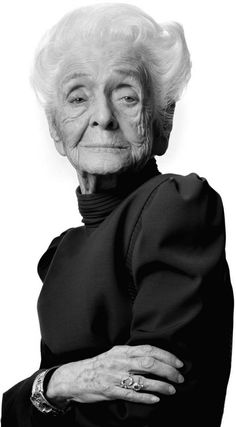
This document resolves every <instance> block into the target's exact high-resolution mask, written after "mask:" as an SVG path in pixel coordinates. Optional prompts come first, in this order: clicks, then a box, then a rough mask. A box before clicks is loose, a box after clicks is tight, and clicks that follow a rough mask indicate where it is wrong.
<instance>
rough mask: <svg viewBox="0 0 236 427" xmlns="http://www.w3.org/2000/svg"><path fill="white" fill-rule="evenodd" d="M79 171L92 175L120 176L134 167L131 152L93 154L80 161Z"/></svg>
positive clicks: (117, 151) (84, 156)
mask: <svg viewBox="0 0 236 427" xmlns="http://www.w3.org/2000/svg"><path fill="white" fill-rule="evenodd" d="M79 160H80V161H79V170H80V171H81V172H87V173H89V174H92V175H108V174H116V173H117V174H120V173H122V172H124V171H126V170H127V169H129V168H130V167H131V166H132V158H131V155H130V152H129V150H118V149H116V150H115V149H113V150H112V151H109V152H108V151H105V150H104V151H102V150H100V151H99V152H91V153H89V154H86V155H83V154H82V153H81V155H80V159H79Z"/></svg>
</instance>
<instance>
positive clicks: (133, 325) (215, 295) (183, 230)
mask: <svg viewBox="0 0 236 427" xmlns="http://www.w3.org/2000/svg"><path fill="white" fill-rule="evenodd" d="M77 196H78V201H79V208H80V212H81V214H82V216H83V221H84V223H85V226H81V227H77V228H72V229H69V230H67V231H66V232H64V233H62V235H60V236H59V237H57V238H55V239H54V240H53V241H52V243H51V245H50V246H49V248H48V250H47V252H46V253H45V254H44V255H43V257H42V258H41V260H40V262H39V265H38V271H39V275H40V277H41V279H42V280H43V282H44V285H43V288H42V291H41V294H40V296H39V301H38V313H39V320H40V327H41V334H42V341H41V349H42V361H41V366H40V369H43V368H49V367H51V366H56V365H60V364H64V363H66V362H71V361H77V360H82V359H85V358H89V357H93V356H95V355H97V354H99V353H103V352H104V351H107V350H108V349H110V348H112V347H113V346H115V345H118V344H121V345H122V344H128V345H138V344H152V345H154V346H157V347H160V348H162V349H165V350H168V351H170V352H172V353H174V354H175V355H176V356H177V357H179V358H180V359H181V360H183V362H184V367H183V368H182V369H181V372H182V374H183V375H184V377H185V382H184V383H183V384H179V385H176V384H175V387H176V389H177V393H176V394H175V395H172V396H164V395H160V398H161V400H160V402H159V403H157V404H154V405H145V404H137V403H132V402H126V401H123V400H114V401H103V402H99V403H87V404H85V403H75V404H74V405H73V407H72V410H71V411H70V412H68V413H67V414H66V415H64V416H57V417H53V416H50V415H44V414H41V413H40V412H39V411H37V409H35V408H34V407H33V406H32V404H31V402H30V399H29V398H30V393H31V388H32V383H33V380H34V378H35V376H36V375H37V374H38V372H39V371H37V372H35V373H34V374H33V375H32V376H31V377H30V378H28V379H26V380H24V381H22V382H20V383H19V384H17V385H15V386H14V387H12V388H11V389H10V390H8V391H7V392H6V393H5V394H4V399H3V416H2V427H12V426H14V427H17V426H20V427H33V426H36V427H38V426H64V427H65V426H66V427H70V426H71V427H72V426H80V427H108V426H109V427H115V426H117V427H121V426H123V427H132V426H137V427H139V426H140V427H141V426H142V427H152V426H156V427H174V426H181V427H199V426H200V425H201V426H206V427H219V426H220V424H221V418H222V414H223V408H224V400H225V394H226V388H227V383H228V378H229V374H230V365H231V343H232V319H233V294H232V287H231V283H230V275H229V270H228V266H227V262H226V258H225V224H224V211H223V206H222V201H221V198H220V196H219V195H218V193H217V192H216V191H214V190H213V189H212V187H211V186H210V185H209V184H208V182H207V180H206V179H205V178H201V177H199V176H198V175H197V174H195V173H190V174H189V175H186V176H183V175H177V174H173V173H171V174H161V173H160V172H159V171H158V169H157V168H156V164H155V161H154V159H152V160H150V161H149V162H148V163H147V165H146V166H145V168H144V169H143V171H142V173H140V174H139V175H138V177H136V179H135V180H133V179H131V177H130V176H129V175H128V174H127V175H126V176H124V182H123V185H121V186H120V187H119V188H118V189H117V191H116V193H110V192H104V193H99V194H93V195H82V194H80V189H78V190H77ZM150 377H151V376H150Z"/></svg>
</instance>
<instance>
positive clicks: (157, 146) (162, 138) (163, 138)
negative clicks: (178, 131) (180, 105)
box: [153, 102, 175, 156]
mask: <svg viewBox="0 0 236 427" xmlns="http://www.w3.org/2000/svg"><path fill="white" fill-rule="evenodd" d="M174 111H175V102H173V103H172V104H170V105H169V106H168V107H167V109H166V110H165V112H164V114H163V118H162V121H161V123H160V122H158V121H157V120H156V121H155V122H154V123H153V154H154V155H157V156H162V155H163V154H165V152H166V150H167V148H168V144H169V138H170V133H171V130H172V127H173V117H174Z"/></svg>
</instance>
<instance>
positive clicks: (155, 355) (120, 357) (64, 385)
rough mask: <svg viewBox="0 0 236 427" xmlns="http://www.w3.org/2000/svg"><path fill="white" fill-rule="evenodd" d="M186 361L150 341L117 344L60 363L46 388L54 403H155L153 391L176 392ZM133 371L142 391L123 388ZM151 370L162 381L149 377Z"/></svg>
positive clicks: (169, 393) (181, 380)
mask: <svg viewBox="0 0 236 427" xmlns="http://www.w3.org/2000/svg"><path fill="white" fill-rule="evenodd" d="M182 366H183V363H182V362H181V361H179V360H178V359H177V358H176V356H174V355H173V354H171V353H169V352H167V351H165V350H162V349H160V348H158V347H154V346H151V345H138V346H128V345H118V346H115V347H112V348H111V349H110V350H109V351H106V352H105V353H102V354H100V355H98V356H95V357H92V358H90V359H85V360H81V361H78V362H71V363H67V364H65V365H62V366H60V367H59V368H58V369H56V371H55V372H54V373H53V375H52V377H51V379H50V381H49V384H48V388H47V393H46V395H47V398H48V399H49V400H50V401H51V402H52V403H54V405H55V406H56V405H57V404H59V405H60V404H61V403H62V404H63V402H65V401H71V400H72V401H75V402H82V403H89V402H99V401H103V400H115V399H122V400H126V401H129V402H139V403H146V404H151V403H156V402H158V401H159V400H160V399H159V398H158V397H157V396H155V395H154V394H152V393H153V392H154V393H158V394H159V393H160V394H165V395H171V394H174V393H175V388H174V387H173V385H171V384H169V383H168V380H169V381H171V382H174V383H181V382H183V381H184V378H183V376H182V375H181V374H180V373H179V371H178V368H181V367H182ZM129 374H130V375H132V377H133V378H134V380H135V381H137V382H140V383H142V384H143V388H142V389H141V391H138V392H137V391H134V390H132V389H125V388H122V387H121V385H120V381H121V380H122V379H123V378H127V377H128V376H129ZM147 374H152V375H157V376H158V377H162V378H163V381H160V380H154V379H149V378H146V377H145V375H147Z"/></svg>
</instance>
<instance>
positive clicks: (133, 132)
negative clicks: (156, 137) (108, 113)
mask: <svg viewBox="0 0 236 427" xmlns="http://www.w3.org/2000/svg"><path fill="white" fill-rule="evenodd" d="M119 122H120V127H121V129H122V130H123V132H124V134H125V136H127V138H128V139H129V141H130V142H131V143H133V144H138V145H140V144H143V143H145V142H147V138H148V136H149V134H150V128H151V126H150V124H151V120H150V118H149V116H148V114H147V112H145V111H144V109H142V108H140V109H139V110H138V111H136V112H134V113H132V114H120V117H119Z"/></svg>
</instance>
